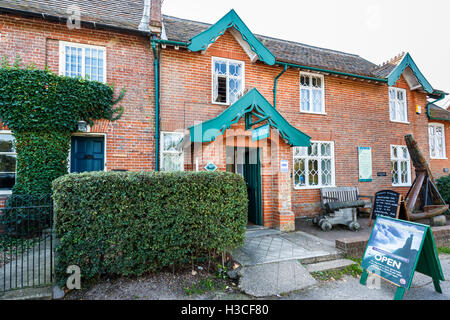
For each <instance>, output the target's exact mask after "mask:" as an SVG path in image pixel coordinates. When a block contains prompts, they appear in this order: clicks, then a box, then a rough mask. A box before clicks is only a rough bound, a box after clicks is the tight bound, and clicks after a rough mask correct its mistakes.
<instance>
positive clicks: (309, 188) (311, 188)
mask: <svg viewBox="0 0 450 320" xmlns="http://www.w3.org/2000/svg"><path fill="white" fill-rule="evenodd" d="M323 188H336V186H335V185H332V186H320V187H294V190H320V189H323Z"/></svg>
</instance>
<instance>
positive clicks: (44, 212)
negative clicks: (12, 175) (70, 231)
mask: <svg viewBox="0 0 450 320" xmlns="http://www.w3.org/2000/svg"><path fill="white" fill-rule="evenodd" d="M52 227H53V201H52V198H51V196H50V195H37V196H36V195H27V196H18V195H14V196H11V197H10V198H9V199H8V200H7V201H6V204H5V207H4V208H0V293H1V292H5V291H9V290H15V289H22V288H27V287H40V286H45V285H48V284H51V283H52V282H53V264H54V261H53V260H54V254H53V249H54V243H53V241H54V239H53V232H52Z"/></svg>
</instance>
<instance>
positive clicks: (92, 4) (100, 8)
mask: <svg viewBox="0 0 450 320" xmlns="http://www.w3.org/2000/svg"><path fill="white" fill-rule="evenodd" d="M73 5H76V6H78V7H79V8H80V11H81V20H82V21H86V22H96V23H100V24H105V25H108V26H111V27H119V28H125V29H130V30H137V29H138V26H139V23H140V21H141V19H142V13H143V11H144V0H126V1H125V0H21V1H18V0H0V8H6V9H14V10H21V11H26V12H31V13H37V14H44V15H48V16H56V17H68V16H70V14H71V13H68V12H67V11H68V9H69V8H70V6H73Z"/></svg>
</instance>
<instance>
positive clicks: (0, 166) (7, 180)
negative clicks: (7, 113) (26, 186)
mask: <svg viewBox="0 0 450 320" xmlns="http://www.w3.org/2000/svg"><path fill="white" fill-rule="evenodd" d="M16 162H17V155H16V150H15V148H14V137H13V135H12V134H11V133H9V132H0V194H1V193H3V194H4V193H10V192H11V190H12V188H13V187H14V185H15V184H16Z"/></svg>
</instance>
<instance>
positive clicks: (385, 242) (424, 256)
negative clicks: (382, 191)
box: [360, 217, 445, 300]
mask: <svg viewBox="0 0 450 320" xmlns="http://www.w3.org/2000/svg"><path fill="white" fill-rule="evenodd" d="M387 236H388V237H387ZM362 268H363V270H364V272H363V274H362V276H361V281H360V282H361V284H362V285H367V279H368V277H369V274H374V275H376V276H378V277H380V278H382V279H384V280H386V281H388V282H390V283H392V284H394V285H395V286H397V287H398V289H397V292H396V294H395V298H394V300H402V299H403V296H404V294H405V292H406V290H409V289H410V288H411V283H412V279H413V276H414V273H415V272H420V273H422V274H424V275H427V276H429V277H431V278H432V279H433V284H434V288H435V289H436V291H437V292H439V293H442V289H441V286H440V281H445V279H444V275H443V273H442V267H441V263H440V261H439V256H438V254H437V250H436V245H435V243H434V239H433V234H432V231H431V228H430V227H429V226H426V225H422V224H417V223H413V222H409V221H401V220H396V219H392V218H387V217H378V218H377V220H376V223H375V226H374V228H373V230H372V234H371V236H370V239H369V243H368V245H367V248H366V252H365V254H364V258H363V261H362Z"/></svg>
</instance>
